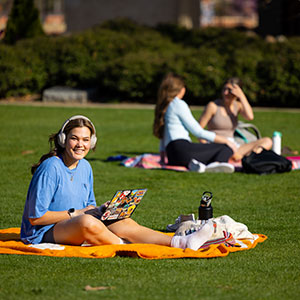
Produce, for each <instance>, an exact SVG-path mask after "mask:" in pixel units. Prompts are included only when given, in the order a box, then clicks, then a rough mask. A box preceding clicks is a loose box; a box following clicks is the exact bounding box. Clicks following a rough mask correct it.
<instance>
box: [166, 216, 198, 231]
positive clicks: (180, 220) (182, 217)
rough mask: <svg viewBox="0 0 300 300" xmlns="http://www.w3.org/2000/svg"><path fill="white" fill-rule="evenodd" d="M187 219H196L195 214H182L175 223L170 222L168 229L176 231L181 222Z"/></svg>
mask: <svg viewBox="0 0 300 300" xmlns="http://www.w3.org/2000/svg"><path fill="white" fill-rule="evenodd" d="M186 221H195V215H194V214H189V215H180V216H179V217H178V218H177V219H176V220H175V223H174V224H169V225H167V228H166V229H167V231H169V232H175V231H176V230H177V229H178V228H179V226H180V224H181V223H182V222H186Z"/></svg>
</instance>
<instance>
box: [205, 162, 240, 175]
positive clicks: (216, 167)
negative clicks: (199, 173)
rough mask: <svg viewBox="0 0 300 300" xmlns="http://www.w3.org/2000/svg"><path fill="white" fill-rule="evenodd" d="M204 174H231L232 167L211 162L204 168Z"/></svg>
mask: <svg viewBox="0 0 300 300" xmlns="http://www.w3.org/2000/svg"><path fill="white" fill-rule="evenodd" d="M205 172H208V173H233V172H234V166H233V165H232V164H229V163H224V162H217V161H216V162H213V163H210V164H209V165H207V166H206V169H205Z"/></svg>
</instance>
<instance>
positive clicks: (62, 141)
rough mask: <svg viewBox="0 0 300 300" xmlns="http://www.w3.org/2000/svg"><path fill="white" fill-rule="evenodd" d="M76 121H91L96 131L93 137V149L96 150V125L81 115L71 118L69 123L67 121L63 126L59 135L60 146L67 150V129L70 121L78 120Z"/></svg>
mask: <svg viewBox="0 0 300 300" xmlns="http://www.w3.org/2000/svg"><path fill="white" fill-rule="evenodd" d="M76 119H84V120H86V121H89V122H90V123H91V125H92V127H93V129H94V133H93V134H92V136H91V149H93V148H95V146H96V143H97V137H96V128H95V126H94V124H93V123H92V121H91V120H90V119H89V118H87V117H85V116H81V115H76V116H73V117H71V118H69V119H68V120H67V121H65V123H64V124H63V126H62V127H61V129H60V131H59V134H58V135H57V142H58V144H59V145H60V146H61V147H62V148H65V146H66V134H65V133H64V130H65V127H66V126H67V125H68V124H69V123H70V121H72V120H76Z"/></svg>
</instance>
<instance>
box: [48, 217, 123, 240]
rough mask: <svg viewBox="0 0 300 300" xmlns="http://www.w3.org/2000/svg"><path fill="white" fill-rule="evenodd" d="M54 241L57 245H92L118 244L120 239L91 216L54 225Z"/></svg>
mask: <svg viewBox="0 0 300 300" xmlns="http://www.w3.org/2000/svg"><path fill="white" fill-rule="evenodd" d="M53 234H54V240H55V242H56V243H59V244H68V245H81V244H82V243H83V242H85V241H86V242H87V243H89V244H92V245H111V244H120V238H119V237H117V236H116V235H115V234H114V233H113V232H111V231H110V230H109V229H108V228H107V227H106V226H105V225H104V224H103V223H102V222H101V221H99V220H97V219H96V218H95V217H93V216H91V215H87V214H84V215H81V216H78V217H75V218H73V219H70V220H66V221H62V222H59V223H57V224H56V225H55V227H54V230H53Z"/></svg>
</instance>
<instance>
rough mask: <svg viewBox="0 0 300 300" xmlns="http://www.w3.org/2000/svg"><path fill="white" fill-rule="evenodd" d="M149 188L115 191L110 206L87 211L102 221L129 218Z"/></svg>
mask: <svg viewBox="0 0 300 300" xmlns="http://www.w3.org/2000/svg"><path fill="white" fill-rule="evenodd" d="M146 191H147V189H134V190H120V191H117V192H116V193H115V195H114V196H113V198H112V199H111V201H110V202H109V203H108V206H107V207H106V208H105V209H104V210H103V209H102V207H101V206H99V207H96V208H92V209H90V210H87V211H85V214H89V215H92V216H94V217H95V218H97V219H99V220H101V221H111V220H120V219H125V218H129V217H130V216H131V215H132V214H133V212H134V211H135V209H136V207H137V206H138V205H139V203H140V202H141V200H142V198H143V197H144V195H145V193H146Z"/></svg>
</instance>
